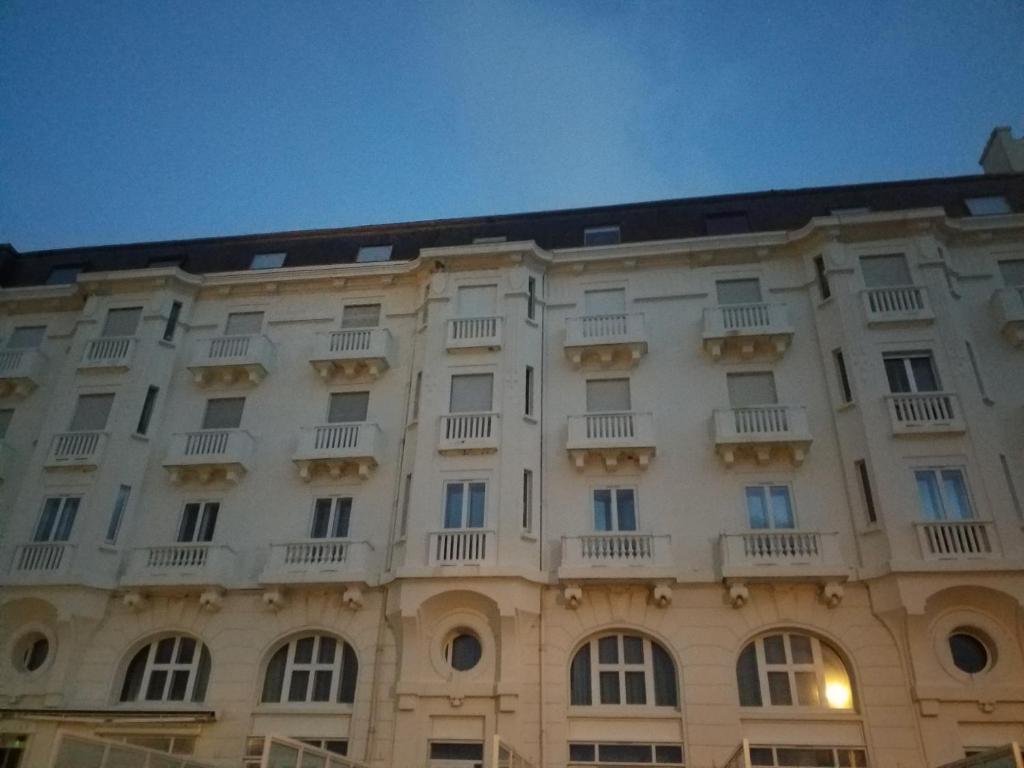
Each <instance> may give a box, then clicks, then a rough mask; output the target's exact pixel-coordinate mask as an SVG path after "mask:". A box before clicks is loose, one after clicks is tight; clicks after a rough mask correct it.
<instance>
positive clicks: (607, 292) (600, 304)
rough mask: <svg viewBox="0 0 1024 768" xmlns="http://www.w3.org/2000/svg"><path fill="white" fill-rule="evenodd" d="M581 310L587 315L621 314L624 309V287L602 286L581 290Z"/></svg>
mask: <svg viewBox="0 0 1024 768" xmlns="http://www.w3.org/2000/svg"><path fill="white" fill-rule="evenodd" d="M583 311H584V312H585V313H586V315H587V317H597V316H599V315H621V314H623V313H625V311H626V290H625V289H624V288H602V289H601V290H596V291H584V292H583Z"/></svg>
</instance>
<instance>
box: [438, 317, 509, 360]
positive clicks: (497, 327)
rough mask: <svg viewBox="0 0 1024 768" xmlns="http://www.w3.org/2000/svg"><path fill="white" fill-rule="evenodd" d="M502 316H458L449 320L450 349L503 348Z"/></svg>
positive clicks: (447, 343) (448, 344)
mask: <svg viewBox="0 0 1024 768" xmlns="http://www.w3.org/2000/svg"><path fill="white" fill-rule="evenodd" d="M501 325H502V318H500V317H456V318H453V319H451V320H449V321H448V337H447V341H446V343H445V346H446V347H447V348H448V351H449V352H450V351H452V350H463V349H491V350H494V349H501Z"/></svg>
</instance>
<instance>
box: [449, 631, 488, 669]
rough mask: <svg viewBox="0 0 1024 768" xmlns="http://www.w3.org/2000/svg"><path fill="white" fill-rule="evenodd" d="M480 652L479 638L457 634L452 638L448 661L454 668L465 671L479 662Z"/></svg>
mask: <svg viewBox="0 0 1024 768" xmlns="http://www.w3.org/2000/svg"><path fill="white" fill-rule="evenodd" d="M481 653H482V648H481V647H480V641H479V640H477V639H476V638H475V637H473V636H472V635H459V636H458V637H455V638H454V639H453V640H452V646H451V658H450V659H449V660H448V662H449V663H450V664H451V665H452V667H453V668H454V669H457V670H459V671H466V670H468V669H472V668H473V667H475V666H476V665H477V664H478V663H479V662H480V655H481Z"/></svg>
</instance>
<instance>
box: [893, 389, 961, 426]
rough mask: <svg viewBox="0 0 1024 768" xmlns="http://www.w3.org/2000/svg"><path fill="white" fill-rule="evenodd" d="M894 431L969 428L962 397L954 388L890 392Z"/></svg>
mask: <svg viewBox="0 0 1024 768" xmlns="http://www.w3.org/2000/svg"><path fill="white" fill-rule="evenodd" d="M885 402H886V405H887V407H888V409H889V420H890V422H891V423H892V433H893V434H894V435H897V436H899V435H920V434H936V433H943V432H946V433H954V434H955V433H960V432H964V431H966V429H967V427H966V425H965V424H964V419H963V415H962V411H961V409H960V400H959V398H958V397H957V396H956V395H955V394H953V393H952V392H916V393H906V394H901V395H886V398H885Z"/></svg>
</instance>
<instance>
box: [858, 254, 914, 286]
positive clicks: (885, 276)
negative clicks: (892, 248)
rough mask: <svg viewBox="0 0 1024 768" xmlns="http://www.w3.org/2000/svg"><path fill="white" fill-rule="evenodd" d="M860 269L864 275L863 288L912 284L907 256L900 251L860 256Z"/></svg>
mask: <svg viewBox="0 0 1024 768" xmlns="http://www.w3.org/2000/svg"><path fill="white" fill-rule="evenodd" d="M860 271H861V274H862V275H863V276H864V287H865V288H891V287H894V286H901V285H912V284H913V280H911V279H910V267H909V266H907V257H906V256H904V255H903V254H902V253H889V254H884V255H880V256H861V257H860Z"/></svg>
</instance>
